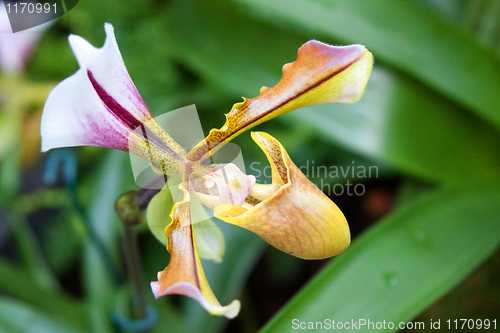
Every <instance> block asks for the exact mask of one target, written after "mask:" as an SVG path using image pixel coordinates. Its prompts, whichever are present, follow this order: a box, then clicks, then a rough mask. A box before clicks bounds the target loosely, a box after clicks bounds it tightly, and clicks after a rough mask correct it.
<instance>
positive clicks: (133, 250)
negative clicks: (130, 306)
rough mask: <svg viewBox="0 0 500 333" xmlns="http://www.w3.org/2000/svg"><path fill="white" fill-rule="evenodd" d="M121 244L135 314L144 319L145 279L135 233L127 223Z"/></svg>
mask: <svg viewBox="0 0 500 333" xmlns="http://www.w3.org/2000/svg"><path fill="white" fill-rule="evenodd" d="M123 244H124V251H125V261H126V262H127V269H128V274H129V277H130V281H131V283H132V289H133V291H134V295H135V297H136V299H135V300H134V307H135V316H136V317H137V318H138V319H144V318H146V316H147V296H146V290H145V288H144V284H145V279H144V274H143V273H142V265H141V258H140V256H139V247H138V246H137V234H136V232H135V229H134V227H133V226H131V225H129V224H124V229H123Z"/></svg>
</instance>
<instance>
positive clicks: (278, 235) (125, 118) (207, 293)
mask: <svg viewBox="0 0 500 333" xmlns="http://www.w3.org/2000/svg"><path fill="white" fill-rule="evenodd" d="M105 30H106V34H107V38H106V42H105V44H104V46H103V47H102V48H100V49H97V48H94V47H93V46H91V45H90V44H89V43H88V42H86V41H85V40H84V39H83V38H81V37H78V36H70V37H69V41H70V45H71V47H72V49H73V52H74V53H75V56H76V58H77V60H78V62H79V64H80V69H79V70H78V72H77V73H76V74H74V75H73V76H71V77H70V78H68V79H66V80H65V81H63V82H62V83H60V84H59V85H58V86H57V87H56V88H55V89H54V90H53V91H52V93H51V94H50V95H49V98H48V100H47V102H46V105H45V109H44V114H43V118H42V124H41V134H42V151H47V150H49V149H52V148H57V147H67V146H81V145H94V146H102V147H109V148H115V149H120V150H124V151H129V152H131V153H133V154H136V155H139V156H141V157H143V158H145V159H148V160H149V161H150V163H151V165H152V167H153V169H154V170H155V171H156V172H158V173H160V174H164V175H179V176H180V178H181V181H180V182H179V185H178V188H179V190H180V191H181V192H182V199H181V200H179V201H178V202H175V204H174V205H173V207H172V210H171V213H170V218H171V221H170V223H169V224H168V225H167V226H166V227H165V236H166V241H165V242H166V243H167V249H168V251H169V252H170V262H169V264H168V266H167V268H165V270H163V271H161V272H159V273H158V281H155V282H152V283H151V288H152V291H153V293H154V295H155V296H156V297H159V296H162V295H166V294H182V295H187V296H190V297H192V298H194V299H196V300H197V301H198V302H199V303H200V304H201V305H202V306H203V307H204V308H206V309H207V310H208V311H209V312H210V313H212V314H217V315H225V316H226V317H228V318H232V317H234V316H236V315H237V314H238V312H239V309H240V303H239V301H237V300H235V301H233V302H232V303H231V304H229V305H227V306H221V305H220V303H219V302H218V300H217V298H216V297H215V296H214V294H213V292H212V290H211V289H210V286H209V285H208V282H207V279H206V277H205V275H204V272H203V268H202V265H201V261H200V255H199V252H198V248H197V245H196V244H197V241H196V239H195V238H196V232H195V228H194V227H193V223H192V219H191V209H190V205H191V202H192V200H193V199H194V197H196V198H197V199H198V200H199V201H200V202H201V203H203V204H205V205H206V206H208V207H210V208H212V209H213V210H214V214H215V216H216V217H218V218H220V219H221V220H223V221H226V222H228V223H231V224H234V225H238V226H240V227H243V228H246V229H248V230H250V231H252V232H254V233H256V234H257V235H259V236H261V237H262V238H263V239H264V240H266V241H267V242H268V243H270V244H271V245H273V246H275V247H277V248H278V249H280V250H282V251H285V252H287V253H289V254H291V255H294V256H297V257H299V258H304V259H320V258H327V257H331V256H334V255H336V254H339V253H341V252H342V251H344V250H345V249H346V248H347V247H348V246H349V244H350V233H349V227H348V225H347V222H346V219H345V217H344V215H343V214H342V212H341V211H340V210H339V208H338V207H337V206H336V205H335V204H334V203H333V202H332V201H331V200H330V199H329V198H328V197H327V196H326V195H324V194H323V193H322V192H321V191H320V190H319V189H318V188H317V187H316V186H315V185H314V184H312V183H311V182H310V181H309V180H308V179H307V177H305V176H304V175H303V174H302V172H301V171H300V170H299V169H298V168H297V167H296V166H295V165H294V164H293V162H292V160H291V159H290V157H289V156H288V154H287V152H286V151H285V149H284V148H283V146H282V145H281V144H280V143H279V142H278V141H277V140H276V139H275V138H273V137H272V136H270V135H269V134H267V133H262V132H255V133H252V138H253V139H254V141H255V142H256V143H257V144H258V145H259V147H260V148H261V149H262V150H263V151H264V153H265V154H266V157H267V159H268V160H269V163H270V164H271V167H272V170H273V173H272V184H269V185H263V184H257V183H256V182H255V178H254V177H253V176H247V175H245V174H244V173H243V172H241V171H240V169H238V168H237V167H236V166H235V165H231V164H229V165H222V166H221V165H209V164H208V163H207V161H209V160H210V157H211V156H212V154H214V153H215V152H216V151H217V150H218V149H220V148H221V147H222V146H223V145H224V144H225V143H227V142H228V141H230V140H231V139H233V138H234V137H236V136H237V135H239V134H241V133H242V132H244V131H246V130H247V129H249V128H251V127H253V126H256V125H258V124H260V123H262V122H264V121H267V120H269V119H271V118H274V117H276V116H278V115H280V114H283V113H286V112H289V111H292V110H294V109H297V108H300V107H304V106H307V105H313V104H318V103H326V102H343V103H353V102H355V101H357V100H358V99H359V98H360V97H361V95H362V93H363V91H364V88H365V85H366V82H367V80H368V77H369V75H370V71H371V67H372V62H373V59H372V55H371V53H370V52H368V51H367V50H366V49H365V47H364V46H362V45H350V46H343V47H334V46H330V45H327V44H324V43H321V42H318V41H309V42H307V43H305V44H304V45H303V46H302V47H301V48H300V49H299V51H298V57H297V60H296V61H295V62H293V63H290V64H286V65H285V66H284V67H283V77H282V79H281V80H280V81H279V82H278V83H277V84H276V85H275V86H274V87H272V88H267V87H263V88H262V89H261V91H260V95H259V96H257V97H255V98H252V99H244V101H243V102H242V103H237V104H235V105H234V106H233V108H232V110H231V111H230V112H229V113H228V114H227V115H226V123H225V125H224V126H223V127H222V128H220V129H218V130H217V129H213V130H212V131H210V133H209V135H208V136H207V137H206V138H205V140H202V141H201V142H200V143H199V144H198V145H196V146H195V147H194V148H192V149H191V150H190V151H185V150H184V149H183V148H182V147H181V146H180V145H178V144H177V143H176V142H175V141H174V140H173V139H172V138H171V137H170V136H169V135H168V133H166V132H165V131H164V130H163V129H162V128H161V127H160V126H159V125H158V124H157V123H156V122H155V120H154V118H153V116H152V115H151V113H150V112H149V110H148V108H147V107H146V105H145V103H144V102H143V100H142V98H141V97H140V95H139V93H138V91H137V89H136V87H135V86H134V84H133V83H132V80H131V78H130V76H129V75H128V72H127V70H126V68H125V65H124V62H123V60H122V57H121V55H120V52H119V50H118V46H117V43H116V39H115V37H114V34H113V28H112V26H111V25H110V24H106V25H105ZM145 133H147V135H145ZM160 193H162V192H160ZM153 201H154V199H153Z"/></svg>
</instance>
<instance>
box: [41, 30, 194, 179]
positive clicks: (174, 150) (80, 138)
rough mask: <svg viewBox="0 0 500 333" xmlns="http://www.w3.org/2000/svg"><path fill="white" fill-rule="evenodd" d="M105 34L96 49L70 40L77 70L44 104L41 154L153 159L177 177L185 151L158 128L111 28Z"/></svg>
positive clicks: (76, 37)
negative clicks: (83, 150) (83, 149)
mask: <svg viewBox="0 0 500 333" xmlns="http://www.w3.org/2000/svg"><path fill="white" fill-rule="evenodd" d="M105 30H106V42H105V43H104V46H103V47H102V48H100V49H97V48H95V47H93V46H92V45H90V44H89V43H88V42H87V41H86V40H85V39H83V38H81V37H79V36H75V35H71V36H70V37H69V42H70V45H71V48H72V49H73V52H74V54H75V56H76V58H77V60H78V63H79V65H80V69H79V70H78V71H77V72H76V73H75V74H74V75H73V76H71V77H69V78H68V79H66V80H64V81H63V82H61V83H60V84H59V85H58V86H57V87H56V88H55V89H54V90H53V91H52V92H51V93H50V95H49V97H48V99H47V102H46V104H45V107H44V110H43V116H42V122H41V130H40V131H41V136H42V151H47V150H49V149H52V148H58V147H72V146H83V145H89V146H100V147H108V148H114V149H119V150H123V151H130V152H132V153H135V154H137V155H139V156H141V157H144V158H146V159H148V160H152V162H153V165H154V166H156V168H157V169H162V168H163V169H166V173H176V172H178V171H179V170H180V169H181V162H180V161H181V160H182V157H183V156H184V155H185V152H184V150H183V149H182V148H181V147H180V146H179V145H178V144H177V143H176V142H175V141H174V140H173V139H172V138H171V137H170V136H169V135H168V134H167V133H166V132H165V131H164V130H163V129H162V128H161V127H160V126H159V125H158V123H157V122H156V121H155V120H154V118H153V116H152V115H151V113H150V112H149V110H148V108H147V106H146V104H145V103H144V101H143V100H142V98H141V96H140V95H139V92H138V91H137V89H136V87H135V85H134V83H133V82H132V79H131V78H130V76H129V74H128V72H127V69H126V67H125V64H124V62H123V59H122V56H121V54H120V51H119V49H118V45H117V43H116V39H115V36H114V32H113V27H112V25H111V24H109V23H106V25H105ZM143 133H144V135H142V134H143ZM145 133H147V134H145ZM160 160H163V162H161V161H160ZM160 165H161V166H160ZM160 171H162V170H160Z"/></svg>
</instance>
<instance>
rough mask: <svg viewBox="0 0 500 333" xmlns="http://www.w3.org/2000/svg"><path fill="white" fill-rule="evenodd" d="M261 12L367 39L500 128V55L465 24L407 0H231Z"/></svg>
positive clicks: (349, 38)
mask: <svg viewBox="0 0 500 333" xmlns="http://www.w3.org/2000/svg"><path fill="white" fill-rule="evenodd" d="M235 1H237V2H239V3H244V4H246V5H248V6H249V7H250V8H251V9H253V10H254V12H256V13H257V15H258V16H259V17H262V18H265V19H268V20H270V21H272V22H280V23H282V22H283V21H287V22H288V23H289V25H292V26H295V27H300V28H302V29H307V30H308V31H311V32H315V33H319V34H321V35H323V36H329V37H331V38H333V39H335V40H338V41H342V42H344V43H357V44H363V45H365V46H366V47H367V48H368V50H370V51H371V52H372V53H373V54H374V56H375V59H380V60H382V61H384V62H386V63H388V64H391V65H392V66H395V67H397V68H399V69H401V70H403V71H405V72H407V73H409V74H411V75H412V76H414V77H416V78H418V79H419V80H422V81H423V82H426V83H427V84H428V85H429V86H431V87H433V88H435V89H437V90H439V91H440V92H442V93H443V94H444V95H446V96H449V97H450V98H452V99H453V100H455V101H457V102H458V103H459V104H461V105H463V106H465V107H467V108H470V109H471V110H472V111H474V112H476V113H477V114H478V115H479V116H481V117H483V118H484V119H487V120H489V121H491V122H492V123H494V124H495V125H496V126H497V128H500V113H499V112H497V111H498V106H499V105H500V94H498V91H500V61H499V58H498V56H497V54H496V53H495V52H494V50H493V49H490V48H488V47H487V46H486V45H485V44H484V43H481V42H480V41H479V40H478V38H476V37H474V36H473V35H471V34H470V33H469V32H467V31H466V30H465V29H463V28H461V27H459V26H458V25H456V24H454V23H452V22H451V21H447V20H446V19H444V18H443V17H442V16H439V15H438V14H436V13H434V12H432V11H430V10H427V9H426V8H425V7H423V6H421V5H419V4H417V3H415V2H412V1H407V0H400V1H391V0H378V1H352V0H338V1H333V0H332V1H328V0H315V1H305V0H292V1H290V0H278V1H266V0H235Z"/></svg>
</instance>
